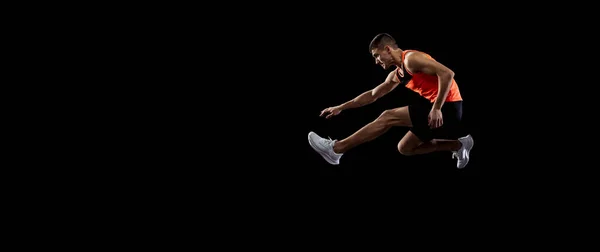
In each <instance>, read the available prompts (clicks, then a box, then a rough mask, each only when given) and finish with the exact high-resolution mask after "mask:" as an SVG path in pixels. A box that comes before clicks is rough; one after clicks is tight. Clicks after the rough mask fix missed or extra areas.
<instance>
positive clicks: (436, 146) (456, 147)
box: [398, 131, 474, 169]
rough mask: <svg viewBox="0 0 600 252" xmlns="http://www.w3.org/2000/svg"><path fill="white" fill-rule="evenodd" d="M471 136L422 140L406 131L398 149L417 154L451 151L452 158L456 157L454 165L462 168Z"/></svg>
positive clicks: (464, 164) (467, 157)
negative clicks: (456, 160) (455, 138)
mask: <svg viewBox="0 0 600 252" xmlns="http://www.w3.org/2000/svg"><path fill="white" fill-rule="evenodd" d="M473 143H474V142H473V137H471V135H467V136H465V137H461V138H459V139H458V140H446V139H433V140H431V141H427V142H422V141H421V140H420V139H419V138H418V137H417V136H416V135H415V134H414V133H412V132H410V131H409V132H408V133H406V135H405V136H404V137H403V138H402V140H400V143H398V151H400V153H402V154H403V155H407V156H411V155H419V154H426V153H431V152H434V151H452V153H453V155H452V157H453V158H457V159H458V162H457V165H456V167H458V168H459V169H462V168H464V167H465V166H466V165H467V163H468V162H469V152H470V151H471V148H473Z"/></svg>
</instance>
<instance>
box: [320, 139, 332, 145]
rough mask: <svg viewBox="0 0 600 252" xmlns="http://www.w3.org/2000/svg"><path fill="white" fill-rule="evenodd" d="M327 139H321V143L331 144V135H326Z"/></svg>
mask: <svg viewBox="0 0 600 252" xmlns="http://www.w3.org/2000/svg"><path fill="white" fill-rule="evenodd" d="M328 138H329V139H325V138H323V139H321V140H322V141H323V144H327V145H331V144H332V143H333V139H331V137H328Z"/></svg>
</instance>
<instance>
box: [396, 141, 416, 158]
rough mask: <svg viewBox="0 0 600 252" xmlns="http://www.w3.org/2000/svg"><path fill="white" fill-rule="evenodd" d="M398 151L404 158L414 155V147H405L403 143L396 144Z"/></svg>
mask: <svg viewBox="0 0 600 252" xmlns="http://www.w3.org/2000/svg"><path fill="white" fill-rule="evenodd" d="M398 151H399V152H400V154H402V155H404V156H412V155H415V147H412V146H408V145H405V144H403V143H399V144H398Z"/></svg>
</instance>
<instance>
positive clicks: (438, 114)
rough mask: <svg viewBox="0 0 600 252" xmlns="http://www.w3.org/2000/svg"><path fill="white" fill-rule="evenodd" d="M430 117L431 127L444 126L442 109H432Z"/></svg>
mask: <svg viewBox="0 0 600 252" xmlns="http://www.w3.org/2000/svg"><path fill="white" fill-rule="evenodd" d="M428 119H429V127H430V128H432V129H436V128H439V127H442V124H444V120H443V118H442V111H441V110H440V109H432V110H431V112H429V117H428Z"/></svg>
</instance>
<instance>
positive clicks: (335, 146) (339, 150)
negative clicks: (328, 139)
mask: <svg viewBox="0 0 600 252" xmlns="http://www.w3.org/2000/svg"><path fill="white" fill-rule="evenodd" d="M333 152H335V154H342V153H343V152H342V148H341V145H340V142H335V143H334V144H333Z"/></svg>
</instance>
